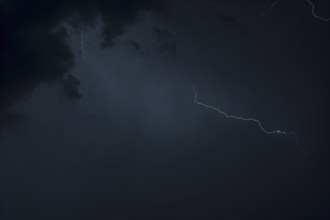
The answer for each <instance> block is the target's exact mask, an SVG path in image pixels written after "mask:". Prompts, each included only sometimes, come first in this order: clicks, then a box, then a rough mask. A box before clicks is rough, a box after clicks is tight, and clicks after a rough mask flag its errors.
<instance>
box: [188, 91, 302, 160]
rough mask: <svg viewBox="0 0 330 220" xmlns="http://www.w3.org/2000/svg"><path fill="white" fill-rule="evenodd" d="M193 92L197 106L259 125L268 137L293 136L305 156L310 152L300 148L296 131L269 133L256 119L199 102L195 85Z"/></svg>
mask: <svg viewBox="0 0 330 220" xmlns="http://www.w3.org/2000/svg"><path fill="white" fill-rule="evenodd" d="M193 90H194V94H195V96H194V102H195V103H196V104H197V105H200V106H203V107H205V108H208V109H211V110H214V111H216V112H218V113H219V114H221V115H223V116H225V117H226V118H231V119H236V120H241V121H250V122H254V123H255V124H257V125H258V127H259V128H260V130H261V131H262V132H263V133H265V134H268V135H273V134H276V135H292V136H294V139H295V142H296V145H297V147H298V148H299V149H300V150H301V151H302V152H304V153H305V155H307V154H308V152H307V151H305V150H304V149H303V148H302V147H301V146H300V143H299V140H298V135H297V133H296V132H295V131H281V130H274V131H268V130H266V129H265V128H264V127H263V126H262V124H261V122H260V121H259V120H257V119H254V118H243V117H241V116H234V115H228V114H227V113H225V112H223V111H221V110H220V109H219V108H217V107H214V106H212V105H207V104H204V103H202V102H199V101H198V100H197V98H198V94H197V91H196V86H195V85H194V86H193Z"/></svg>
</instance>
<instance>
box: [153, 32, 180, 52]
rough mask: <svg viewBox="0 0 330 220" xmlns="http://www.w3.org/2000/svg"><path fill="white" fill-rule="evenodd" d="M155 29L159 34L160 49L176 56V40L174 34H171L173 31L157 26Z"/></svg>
mask: <svg viewBox="0 0 330 220" xmlns="http://www.w3.org/2000/svg"><path fill="white" fill-rule="evenodd" d="M153 30H154V32H155V34H156V35H157V40H158V43H159V44H160V49H161V50H162V51H164V52H167V53H169V54H170V55H172V56H174V57H175V56H176V55H177V54H176V40H175V38H174V36H173V35H172V34H171V32H169V31H168V30H165V29H160V28H157V27H154V28H153Z"/></svg>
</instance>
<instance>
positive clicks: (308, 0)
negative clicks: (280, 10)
mask: <svg viewBox="0 0 330 220" xmlns="http://www.w3.org/2000/svg"><path fill="white" fill-rule="evenodd" d="M279 1H281V0H276V1H274V2H273V3H272V4H271V5H270V8H269V9H268V10H266V11H264V12H261V15H266V14H268V13H270V12H271V11H272V10H273V7H274V5H275V4H277V3H278V2H279ZM306 2H307V3H308V4H310V5H311V6H312V14H313V16H314V17H315V18H317V19H320V20H322V21H330V18H322V17H320V16H318V15H317V14H316V13H315V5H314V3H313V2H312V1H311V0H306Z"/></svg>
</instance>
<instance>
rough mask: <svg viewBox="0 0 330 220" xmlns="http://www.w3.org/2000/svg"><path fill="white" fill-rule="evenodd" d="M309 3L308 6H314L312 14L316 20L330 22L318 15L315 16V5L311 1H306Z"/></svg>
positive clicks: (328, 19)
mask: <svg viewBox="0 0 330 220" xmlns="http://www.w3.org/2000/svg"><path fill="white" fill-rule="evenodd" d="M306 1H307V2H308V4H310V5H311V6H312V14H313V16H314V17H315V18H318V19H320V20H322V21H330V18H322V17H320V16H318V15H317V14H315V12H314V9H315V5H314V4H313V2H311V1H310V0H306Z"/></svg>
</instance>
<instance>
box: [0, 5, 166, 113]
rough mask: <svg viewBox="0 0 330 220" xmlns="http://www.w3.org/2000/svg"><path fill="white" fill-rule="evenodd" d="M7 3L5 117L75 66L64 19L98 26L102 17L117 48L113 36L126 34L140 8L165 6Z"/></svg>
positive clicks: (3, 29)
mask: <svg viewBox="0 0 330 220" xmlns="http://www.w3.org/2000/svg"><path fill="white" fill-rule="evenodd" d="M2 5H3V6H2V8H3V12H2V14H3V16H2V21H1V33H2V37H3V40H2V43H3V46H2V48H3V49H4V50H3V51H2V59H1V62H2V73H1V79H0V83H1V84H0V89H1V92H0V94H1V106H2V108H1V115H2V117H6V114H7V113H8V108H10V106H11V105H12V103H14V102H15V101H17V100H18V99H21V98H22V97H23V96H24V95H27V94H28V93H30V92H31V91H32V90H33V89H34V88H35V87H36V86H38V85H40V84H41V83H45V82H46V83H51V82H55V81H58V80H61V79H62V78H63V76H64V75H65V74H66V73H67V72H68V70H69V69H70V68H71V67H72V66H73V64H74V58H73V53H72V51H71V50H70V48H69V47H68V45H67V44H66V41H65V39H66V37H67V33H66V31H65V29H64V28H61V29H60V31H54V29H55V28H56V27H58V26H59V25H61V23H63V22H65V21H69V22H71V23H70V24H71V25H73V26H80V25H82V24H85V25H86V24H87V25H92V24H93V23H94V22H95V19H96V17H97V16H100V17H101V19H102V21H103V23H104V24H105V26H104V29H103V32H102V37H103V41H102V45H104V46H111V45H112V39H113V37H115V36H117V35H120V34H122V33H123V31H124V27H125V26H126V25H127V24H129V23H132V22H134V20H135V18H136V16H137V14H138V13H139V11H140V10H148V9H161V7H160V5H161V4H160V3H159V2H156V3H152V2H141V1H102V0H100V1H42V0H33V1H4V2H2ZM71 95H72V94H71ZM70 97H72V96H70Z"/></svg>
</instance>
